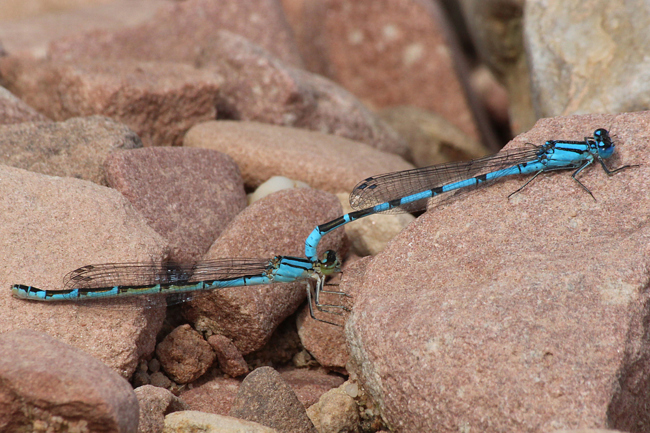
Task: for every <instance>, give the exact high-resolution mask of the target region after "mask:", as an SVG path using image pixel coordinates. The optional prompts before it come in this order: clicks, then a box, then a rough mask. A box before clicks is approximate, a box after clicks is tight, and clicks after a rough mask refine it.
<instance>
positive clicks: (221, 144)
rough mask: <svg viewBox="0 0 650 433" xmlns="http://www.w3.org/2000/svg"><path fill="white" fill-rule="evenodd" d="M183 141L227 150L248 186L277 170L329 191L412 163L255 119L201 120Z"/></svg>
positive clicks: (356, 144) (344, 188) (344, 141)
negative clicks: (254, 120)
mask: <svg viewBox="0 0 650 433" xmlns="http://www.w3.org/2000/svg"><path fill="white" fill-rule="evenodd" d="M183 144H184V145H185V146H190V147H202V148H206V149H215V150H218V151H220V152H223V153H226V154H228V155H230V156H231V157H232V158H233V159H234V160H235V162H236V163H237V165H238V166H239V168H240V169H241V171H242V176H243V177H244V182H245V183H246V185H247V186H249V187H257V186H259V185H260V184H262V183H263V182H265V181H266V180H267V179H269V178H270V177H271V176H275V175H280V176H286V177H288V178H290V179H294V180H301V181H303V182H306V183H308V184H309V185H311V186H312V187H314V188H318V189H322V190H325V191H329V192H334V193H336V192H341V191H346V192H349V191H351V190H352V188H354V186H355V185H356V184H357V183H358V182H359V181H360V180H362V179H364V178H366V177H368V176H371V175H373V174H378V173H386V172H390V171H398V170H407V169H409V168H412V167H413V166H412V165H411V164H409V163H407V162H406V161H404V160H403V159H402V158H400V157H398V156H396V155H391V154H389V153H385V152H380V151H378V150H376V149H373V148H371V147H370V146H368V145H366V144H363V143H359V142H355V141H350V140H347V139H345V138H341V137H336V136H333V135H326V134H321V133H318V132H313V131H304V130H301V129H295V128H286V127H280V126H274V125H265V124H262V123H257V122H230V121H218V122H205V123H202V124H200V125H196V126H195V127H193V128H192V129H190V130H189V131H188V132H187V135H186V136H185V140H184V142H183ZM342 155H345V157H342ZM337 216H338V215H337ZM324 222H326V220H323V221H319V224H322V223H324Z"/></svg>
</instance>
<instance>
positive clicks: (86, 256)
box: [0, 166, 165, 377]
mask: <svg viewBox="0 0 650 433" xmlns="http://www.w3.org/2000/svg"><path fill="white" fill-rule="evenodd" d="M0 206H2V207H3V208H4V209H8V210H10V211H8V212H3V213H1V214H0V239H1V240H0V254H1V255H2V257H4V270H5V271H4V272H3V274H2V276H0V287H4V288H5V289H4V290H0V311H2V314H0V333H2V332H8V331H11V330H15V329H33V330H37V331H41V332H45V333H47V334H49V335H51V336H53V337H56V338H57V339H59V340H61V341H63V342H65V343H68V344H70V345H72V346H74V347H77V348H79V349H82V350H83V351H85V352H86V353H89V354H90V355H92V356H95V357H96V358H98V359H100V360H102V361H103V362H104V363H105V364H106V365H108V366H109V367H111V368H112V369H113V370H115V371H117V372H118V373H119V374H120V375H122V377H131V375H132V374H133V372H134V371H135V369H136V367H137V365H138V362H139V360H140V359H142V358H143V357H144V356H147V355H148V354H151V353H152V352H153V349H154V344H155V337H156V333H157V332H158V330H159V329H160V327H161V326H162V320H163V317H164V310H163V309H161V308H145V307H148V306H149V305H148V304H146V303H145V302H144V300H142V299H140V298H137V299H134V298H129V299H122V300H112V301H111V300H106V301H85V302H82V303H74V302H73V303H63V304H62V303H55V304H52V303H45V302H29V301H24V300H20V299H15V298H13V297H12V296H11V291H10V290H9V287H10V286H11V285H12V284H29V285H34V286H36V287H38V288H41V289H53V290H56V289H61V288H62V279H63V276H64V275H65V274H66V273H67V272H69V271H72V270H74V269H77V268H79V267H81V266H84V265H88V264H92V263H115V262H145V263H147V262H156V261H157V262H160V261H161V260H162V258H163V256H164V250H165V242H164V240H163V239H162V238H161V237H160V236H159V235H158V234H156V233H155V232H154V231H153V230H152V229H151V228H150V227H149V226H148V225H147V223H146V221H145V220H144V218H142V216H141V215H140V214H139V213H138V212H137V211H135V210H134V209H133V207H132V206H131V205H130V203H129V202H128V201H127V200H126V199H125V198H124V197H123V196H122V195H121V194H120V193H119V192H117V191H115V190H112V189H110V188H106V187H102V186H99V185H96V184H94V183H91V182H88V181H83V180H79V179H72V178H59V177H52V176H46V175H42V174H38V173H32V172H29V171H25V170H21V169H18V168H13V167H8V166H0Z"/></svg>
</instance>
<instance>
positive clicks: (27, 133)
mask: <svg viewBox="0 0 650 433" xmlns="http://www.w3.org/2000/svg"><path fill="white" fill-rule="evenodd" d="M138 147H142V142H141V141H140V138H139V137H138V136H137V135H136V133H135V132H133V131H132V130H131V129H129V127H127V126H126V125H124V124H122V123H119V122H116V121H114V120H112V119H109V118H107V117H101V116H90V117H75V118H72V119H68V120H66V121H65V122H38V123H20V124H16V125H0V155H2V156H1V157H0V162H1V163H2V164H7V165H11V166H14V167H18V168H23V169H25V170H29V171H35V172H38V173H43V174H49V175H51V176H63V177H75V178H78V179H85V180H89V181H91V182H95V183H97V184H100V185H107V181H106V173H105V171H104V167H103V164H104V160H105V159H106V157H107V156H108V154H109V153H111V152H112V151H114V150H120V149H134V148H138Z"/></svg>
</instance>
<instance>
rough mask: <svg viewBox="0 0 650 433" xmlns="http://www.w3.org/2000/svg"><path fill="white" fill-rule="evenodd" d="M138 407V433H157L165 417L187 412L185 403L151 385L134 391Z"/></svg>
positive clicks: (163, 425)
mask: <svg viewBox="0 0 650 433" xmlns="http://www.w3.org/2000/svg"><path fill="white" fill-rule="evenodd" d="M135 395H136V397H137V398H138V406H139V407H140V418H139V422H138V433H159V432H162V430H163V428H164V427H165V415H167V414H169V413H172V412H178V411H182V410H188V409H189V407H188V406H187V404H186V403H185V402H183V401H182V400H181V399H179V398H178V397H176V396H175V395H174V394H172V393H171V392H169V391H167V390H166V389H162V388H158V387H155V386H151V385H145V386H141V387H139V388H136V389H135Z"/></svg>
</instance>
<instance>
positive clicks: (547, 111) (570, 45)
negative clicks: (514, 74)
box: [524, 0, 650, 117]
mask: <svg viewBox="0 0 650 433" xmlns="http://www.w3.org/2000/svg"><path fill="white" fill-rule="evenodd" d="M648 20H650V4H649V3H648V2H645V1H642V0H641V1H639V0H636V1H630V2H624V3H612V2H608V1H605V0H582V1H579V2H576V3H575V4H574V5H572V7H570V8H566V3H564V2H562V1H557V0H555V1H539V0H534V1H531V2H526V8H525V9H524V22H525V23H526V25H525V26H524V44H525V46H526V50H527V54H526V57H527V59H528V61H529V62H530V77H531V82H532V92H533V107H534V108H535V114H536V115H537V116H538V117H551V116H560V115H569V114H583V113H621V112H626V111H638V110H646V109H647V108H648V106H649V104H650V91H649V90H650V89H648V85H649V84H648V83H650V81H649V80H648V69H649V68H650V57H649V56H648V50H647V49H646V48H645V47H647V46H648V44H649V43H650V35H648V32H647V31H646V29H647V23H648ZM560 35H561V36H560Z"/></svg>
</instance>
